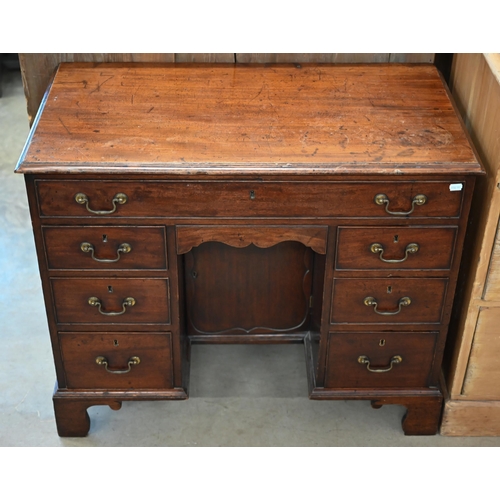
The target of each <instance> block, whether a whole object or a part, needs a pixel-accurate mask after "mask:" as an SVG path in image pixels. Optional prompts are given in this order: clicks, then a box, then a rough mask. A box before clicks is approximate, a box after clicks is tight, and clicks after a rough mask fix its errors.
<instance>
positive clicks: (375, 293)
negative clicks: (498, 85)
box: [331, 278, 448, 324]
mask: <svg viewBox="0 0 500 500" xmlns="http://www.w3.org/2000/svg"><path fill="white" fill-rule="evenodd" d="M447 284H448V280H446V279H438V278H427V279H423V278H415V279H412V278H404V279H403V278H383V279H378V278H377V279H369V278H363V279H334V280H333V299H332V313H331V323H351V324H364V323H366V324H370V323H371V324H374V323H389V324H398V323H399V324H402V323H405V324H406V323H439V322H440V321H441V316H442V308H443V303H444V296H445V292H446V287H447Z"/></svg>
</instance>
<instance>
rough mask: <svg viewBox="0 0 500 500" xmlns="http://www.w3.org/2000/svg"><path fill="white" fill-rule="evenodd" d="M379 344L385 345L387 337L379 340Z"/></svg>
mask: <svg viewBox="0 0 500 500" xmlns="http://www.w3.org/2000/svg"><path fill="white" fill-rule="evenodd" d="M378 345H379V346H380V347H384V346H385V339H380V340H379V342H378Z"/></svg>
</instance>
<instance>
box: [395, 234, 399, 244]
mask: <svg viewBox="0 0 500 500" xmlns="http://www.w3.org/2000/svg"><path fill="white" fill-rule="evenodd" d="M398 240H399V236H398V235H397V234H395V235H394V243H397V242H398Z"/></svg>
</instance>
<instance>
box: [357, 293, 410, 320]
mask: <svg viewBox="0 0 500 500" xmlns="http://www.w3.org/2000/svg"><path fill="white" fill-rule="evenodd" d="M363 302H364V304H365V306H369V307H370V306H373V310H374V311H375V312H376V313H377V314H380V315H382V316H394V315H395V314H399V313H400V312H401V308H402V307H406V306H409V305H410V304H411V299H410V297H402V298H400V299H399V301H398V310H397V311H378V310H377V306H378V303H377V301H376V300H375V298H374V297H365V300H364V301H363Z"/></svg>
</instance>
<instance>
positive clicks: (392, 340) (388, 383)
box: [325, 332, 437, 388]
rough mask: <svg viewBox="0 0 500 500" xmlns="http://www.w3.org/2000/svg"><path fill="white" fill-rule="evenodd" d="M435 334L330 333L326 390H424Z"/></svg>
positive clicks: (432, 354)
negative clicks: (419, 388) (340, 388)
mask: <svg viewBox="0 0 500 500" xmlns="http://www.w3.org/2000/svg"><path fill="white" fill-rule="evenodd" d="M436 337H437V333H436V332H420V333H414V332H413V333H398V332H381V333H331V334H330V335H329V342H328V355H327V366H326V378H325V387H330V388H339V387H342V388H351V387H352V388H360V387H366V388H375V387H376V388H383V387H393V388H397V387H425V386H426V385H427V383H428V382H427V380H428V377H429V374H430V371H431V368H432V362H433V359H434V346H435V343H436Z"/></svg>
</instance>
